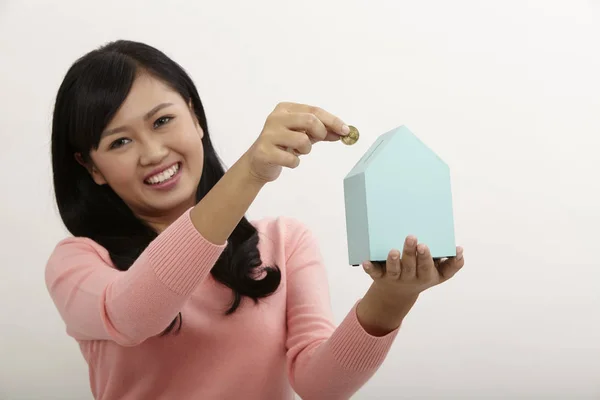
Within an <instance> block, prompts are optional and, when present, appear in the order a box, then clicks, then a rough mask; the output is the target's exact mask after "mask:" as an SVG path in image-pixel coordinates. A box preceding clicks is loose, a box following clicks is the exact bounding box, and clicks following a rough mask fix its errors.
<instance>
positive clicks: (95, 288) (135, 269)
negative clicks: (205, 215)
mask: <svg viewBox="0 0 600 400" xmlns="http://www.w3.org/2000/svg"><path fill="white" fill-rule="evenodd" d="M253 224H254V225H255V226H256V227H257V229H258V231H259V235H260V243H259V250H260V252H261V256H262V260H263V262H264V263H265V264H273V263H276V264H277V265H278V266H279V268H280V269H281V271H282V283H281V286H280V288H279V289H278V291H277V292H276V293H275V294H274V295H272V296H270V297H267V298H265V299H263V300H261V301H260V302H259V304H258V305H255V304H254V302H253V301H252V300H248V299H244V300H243V301H242V304H241V307H240V308H239V309H238V310H237V311H236V312H235V313H234V314H233V315H230V316H225V315H223V311H224V310H226V309H227V306H228V305H229V302H230V301H231V291H230V289H228V288H226V287H224V286H223V285H221V284H220V283H218V282H217V281H216V280H214V279H213V278H212V275H211V274H210V269H211V267H212V266H213V265H214V263H215V262H216V260H217V259H218V257H219V255H220V254H221V252H222V251H223V249H224V245H215V244H214V243H211V242H209V241H207V240H206V239H205V238H203V237H202V236H201V235H200V233H199V232H198V231H197V230H196V229H195V228H194V226H193V225H192V223H191V220H190V217H189V212H186V213H184V214H183V215H182V216H181V217H180V218H179V219H178V220H177V221H176V222H174V223H173V224H172V225H171V226H170V227H169V228H168V229H166V230H165V231H164V232H163V233H162V234H160V235H159V236H158V238H157V239H155V240H154V241H153V242H152V243H151V244H150V245H149V246H148V248H147V249H146V250H145V251H144V253H143V254H142V255H141V256H140V257H139V259H138V260H137V261H136V262H135V263H134V264H133V265H132V267H131V268H130V269H129V270H128V271H126V272H122V271H119V270H117V269H115V268H114V265H113V264H112V263H111V261H110V258H109V256H108V253H107V251H106V250H105V249H104V248H103V247H101V246H99V245H98V244H97V243H95V242H93V241H92V240H89V239H86V238H69V239H65V240H63V241H62V242H60V243H59V244H58V245H57V247H56V249H55V250H54V252H53V253H52V255H51V257H50V259H49V261H48V265H47V268H46V284H47V287H48V290H49V292H50V295H51V297H52V299H53V301H54V303H55V304H56V307H57V309H58V311H59V313H60V315H61V317H62V318H63V320H64V322H65V324H66V330H67V333H68V334H69V335H70V336H72V337H73V338H74V339H75V340H77V342H78V343H79V346H80V349H81V351H82V354H83V357H84V358H85V360H86V361H87V363H88V365H89V379H90V385H91V391H92V393H93V395H94V398H96V399H106V400H108V399H111V400H112V399H136V400H138V399H143V400H147V399H156V400H159V399H168V400H174V399H186V400H187V399H203V400H210V399H219V400H227V399H246V400H253V399H256V400H259V399H260V400H280V399H293V398H294V391H295V392H296V393H297V394H298V395H299V396H300V397H301V398H302V399H304V400H311V399H326V400H334V399H348V398H350V397H351V396H352V395H353V394H354V393H355V392H356V391H357V390H358V389H359V388H360V387H361V386H362V385H364V384H365V383H366V382H367V380H368V379H369V378H370V377H371V376H372V375H373V374H374V373H375V371H376V370H377V369H378V368H379V366H380V365H381V363H382V362H383V360H384V358H385V357H386V355H387V353H388V350H389V349H390V346H391V345H392V342H393V340H394V338H395V337H396V335H397V332H398V330H395V331H393V332H391V333H390V334H388V335H386V336H384V337H374V336H371V335H369V334H368V333H367V332H365V330H364V329H363V328H362V327H361V325H360V324H359V322H358V320H357V317H356V304H357V303H355V304H354V305H353V307H352V308H351V309H350V311H349V312H348V314H347V316H346V317H345V318H344V320H343V322H342V323H341V324H340V325H339V326H338V327H337V328H336V327H335V325H334V323H333V317H332V311H331V308H330V302H329V290H328V282H327V275H326V270H325V266H324V265H323V263H322V260H321V256H320V251H319V248H318V245H317V242H316V241H315V238H314V236H313V235H311V232H310V231H309V230H307V229H306V228H305V227H304V226H303V225H302V224H300V223H299V222H298V221H296V220H294V219H291V218H283V217H282V218H277V219H263V220H260V221H258V222H254V223H253ZM180 311H181V313H182V316H183V325H182V327H181V331H180V332H179V333H178V334H168V335H166V336H162V337H160V336H158V335H159V334H160V333H161V332H162V331H163V330H164V329H165V328H166V327H167V326H168V325H169V324H170V323H171V321H172V320H173V319H174V318H175V317H176V315H177V313H178V312H180Z"/></svg>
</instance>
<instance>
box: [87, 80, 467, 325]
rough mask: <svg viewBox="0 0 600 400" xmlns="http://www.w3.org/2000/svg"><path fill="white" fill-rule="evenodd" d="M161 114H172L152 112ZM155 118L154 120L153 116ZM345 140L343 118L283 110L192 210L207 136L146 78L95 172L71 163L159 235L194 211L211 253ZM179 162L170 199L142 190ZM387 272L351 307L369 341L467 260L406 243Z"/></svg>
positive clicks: (378, 271)
mask: <svg viewBox="0 0 600 400" xmlns="http://www.w3.org/2000/svg"><path fill="white" fill-rule="evenodd" d="M161 104H163V105H164V104H169V105H168V106H164V107H162V108H161V109H160V110H158V111H157V110H156V107H157V106H159V105H161ZM152 110H155V111H156V112H153V113H151V114H149V112H150V111H152ZM147 114H149V115H147ZM348 132H349V130H348V127H347V126H346V124H345V123H344V122H343V121H342V120H341V119H340V118H338V117H336V116H334V115H332V114H330V113H328V112H327V111H325V110H323V109H321V108H318V107H314V106H310V105H305V104H296V103H280V104H278V105H277V106H276V107H275V109H274V110H273V112H272V113H271V114H269V116H268V117H267V119H266V121H265V124H264V127H263V129H262V131H261V133H260V135H259V136H258V138H257V139H256V141H255V142H254V143H253V144H252V146H251V147H250V148H249V149H248V150H247V151H246V152H245V153H244V154H243V155H242V157H240V159H239V160H238V161H237V162H236V163H235V164H234V165H233V166H232V167H231V168H230V169H229V170H228V171H227V172H226V173H225V175H224V176H223V178H221V180H220V181H219V182H217V184H216V185H215V186H214V187H213V189H212V190H211V191H210V192H209V193H208V194H207V195H206V196H205V197H204V198H203V199H202V200H201V201H200V202H198V203H197V204H196V203H195V199H194V194H195V190H196V187H197V185H198V182H199V180H200V178H201V175H202V165H203V157H204V152H203V149H202V142H201V139H202V137H203V134H204V132H203V131H202V129H201V127H200V126H199V124H198V121H197V119H196V118H195V116H194V113H193V110H192V105H191V104H190V103H189V102H186V101H185V100H184V99H182V98H181V97H180V96H179V94H178V93H177V92H175V91H173V90H172V89H171V88H169V86H167V85H165V84H164V83H163V82H161V81H160V80H158V79H155V78H154V77H152V76H150V75H148V74H143V73H142V74H140V75H139V76H138V77H137V78H136V80H135V82H134V84H133V87H132V88H131V91H130V93H129V95H128V97H127V98H126V100H125V102H124V104H123V105H122V107H121V108H120V109H119V111H118V112H117V114H116V115H115V117H114V118H113V120H112V121H111V122H110V123H109V125H108V126H107V127H106V130H105V134H104V135H103V137H102V139H101V141H100V146H99V148H98V149H97V150H94V151H92V152H91V154H90V156H91V160H92V161H91V163H89V164H85V163H83V162H82V161H81V157H80V156H79V155H76V157H77V159H78V160H79V161H80V162H81V163H82V164H83V165H85V166H86V168H87V169H88V171H89V172H90V174H91V176H92V177H93V179H94V181H95V182H96V183H97V184H99V185H105V184H108V185H110V186H111V187H112V189H113V190H114V191H115V192H116V193H117V194H118V195H119V196H120V197H121V198H122V199H123V200H124V201H125V202H126V203H127V204H128V205H129V207H130V208H131V209H132V210H133V212H134V213H135V214H136V215H137V216H138V217H139V218H140V219H142V220H144V221H147V222H148V223H149V224H150V225H151V226H153V227H154V228H155V229H156V230H157V231H158V232H160V231H162V230H164V229H165V227H167V226H168V225H169V224H171V223H172V222H173V221H174V220H175V219H177V218H178V217H179V216H180V215H181V214H182V213H183V212H184V211H186V210H187V209H189V208H192V209H191V212H190V218H191V220H192V224H193V225H194V227H195V228H196V229H197V230H198V232H199V233H200V234H201V235H203V236H204V238H205V239H207V240H209V241H211V242H213V243H216V244H224V243H225V242H226V240H227V238H228V237H229V236H230V235H231V233H232V232H233V229H234V228H235V227H236V226H237V224H238V223H239V221H240V220H241V218H242V217H243V216H244V215H245V213H246V211H247V210H248V208H249V207H250V205H251V204H252V202H253V201H254V199H255V198H256V196H257V195H258V193H259V192H260V190H261V189H262V188H263V187H264V186H265V185H266V184H268V183H269V182H272V181H274V180H276V179H277V178H278V177H279V175H280V174H281V171H282V169H283V168H297V167H298V166H299V165H300V158H301V157H303V156H306V155H308V154H310V152H311V150H312V147H313V145H316V144H318V143H321V142H329V141H336V140H339V139H340V137H341V136H344V135H347V134H348ZM176 162H177V163H180V165H181V173H180V174H181V175H180V177H179V181H178V183H177V184H176V185H175V186H174V187H173V188H171V189H170V190H156V189H154V188H152V187H151V186H149V185H147V184H146V183H144V178H145V177H147V175H148V174H149V173H150V172H151V171H154V170H156V169H157V168H159V169H160V168H164V167H167V166H170V165H172V164H173V163H176ZM384 264H385V265H374V264H373V263H370V262H365V263H364V264H363V267H364V269H365V271H366V272H367V274H368V275H369V276H370V277H371V278H372V279H373V283H372V285H371V286H370V288H369V290H368V291H367V293H365V295H364V296H363V298H362V300H361V301H360V303H359V305H358V307H357V318H358V320H359V322H360V323H361V325H362V326H363V327H364V329H365V330H366V331H367V332H368V333H370V334H371V335H374V336H382V335H386V334H388V333H389V332H391V331H393V330H395V329H397V328H398V327H399V326H400V325H401V323H402V321H403V319H404V318H405V316H406V315H407V313H408V312H409V311H410V309H411V308H412V306H413V305H414V304H415V302H416V300H417V299H418V296H419V294H420V293H421V292H423V291H424V290H426V289H428V288H430V287H433V286H435V285H438V284H441V283H443V282H445V281H447V280H448V279H450V278H451V277H452V276H454V275H455V274H456V272H458V271H459V270H460V269H461V268H462V266H463V265H464V258H463V255H462V248H460V247H458V248H457V256H456V257H454V258H450V259H446V260H442V261H441V262H440V263H438V264H437V265H436V264H435V263H434V261H433V259H432V257H431V255H430V253H429V249H428V248H427V246H426V245H425V244H422V243H418V241H417V238H415V237H412V236H409V237H408V238H406V243H405V245H404V248H403V249H402V251H400V250H398V249H392V250H391V251H390V253H389V256H388V259H387V261H386V263H384Z"/></svg>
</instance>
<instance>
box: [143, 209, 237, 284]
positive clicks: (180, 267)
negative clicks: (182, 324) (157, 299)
mask: <svg viewBox="0 0 600 400" xmlns="http://www.w3.org/2000/svg"><path fill="white" fill-rule="evenodd" d="M190 211H191V209H188V210H187V211H186V212H185V213H183V215H182V216H181V217H179V218H178V219H177V220H176V221H175V222H173V223H172V224H171V225H170V226H169V227H168V228H167V229H165V230H164V231H163V232H162V233H161V234H160V235H158V237H157V238H156V239H154V241H153V242H152V243H150V245H149V246H148V248H147V251H148V260H149V261H150V265H151V266H152V268H153V269H154V272H155V274H156V276H157V277H158V279H159V280H160V281H161V282H162V283H163V284H164V285H165V286H167V287H168V288H169V289H171V290H173V291H174V292H175V293H178V294H180V295H188V294H189V293H191V292H192V291H193V290H194V288H195V287H196V286H197V285H198V284H199V283H200V282H201V281H202V279H204V278H205V277H206V276H207V275H208V273H209V272H210V270H211V269H212V267H213V266H214V265H215V263H216V262H217V260H218V259H219V257H220V256H221V253H222V252H223V250H224V249H225V248H226V247H227V242H225V243H224V244H221V245H217V244H214V243H212V242H210V241H208V240H207V239H206V238H204V237H203V236H202V235H201V234H200V232H198V230H197V229H196V228H195V227H194V225H193V223H192V220H191V219H190Z"/></svg>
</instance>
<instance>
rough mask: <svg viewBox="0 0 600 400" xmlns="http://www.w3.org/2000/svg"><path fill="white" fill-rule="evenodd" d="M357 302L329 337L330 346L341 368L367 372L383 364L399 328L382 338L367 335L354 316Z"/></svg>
mask: <svg viewBox="0 0 600 400" xmlns="http://www.w3.org/2000/svg"><path fill="white" fill-rule="evenodd" d="M359 302H360V300H358V301H357V302H356V303H355V304H354V306H353V307H352V309H351V310H350V312H349V313H348V315H347V316H346V318H345V319H344V320H343V321H342V323H341V324H340V326H339V327H338V329H336V331H335V332H334V333H333V335H332V336H331V341H330V346H331V350H332V352H333V356H334V358H335V359H336V360H337V361H338V362H339V363H340V364H341V365H342V367H344V368H345V369H348V370H352V371H367V370H371V369H374V368H378V367H379V366H380V365H381V364H382V363H383V361H384V360H385V357H386V356H387V354H388V352H389V350H390V348H391V346H392V343H393V342H394V339H395V338H396V336H397V335H398V332H399V330H400V327H398V328H397V329H395V330H393V331H391V332H390V333H388V334H387V335H384V336H373V335H371V334H369V333H367V332H366V331H365V329H364V328H363V327H362V325H361V324H360V322H359V321H358V317H357V316H356V307H357V306H358V303H359Z"/></svg>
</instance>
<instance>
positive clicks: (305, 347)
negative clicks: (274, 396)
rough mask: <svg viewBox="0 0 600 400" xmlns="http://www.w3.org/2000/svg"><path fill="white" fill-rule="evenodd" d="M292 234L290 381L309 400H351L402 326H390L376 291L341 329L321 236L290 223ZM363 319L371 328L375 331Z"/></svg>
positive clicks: (375, 369)
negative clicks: (333, 306) (334, 314)
mask: <svg viewBox="0 0 600 400" xmlns="http://www.w3.org/2000/svg"><path fill="white" fill-rule="evenodd" d="M287 232H288V235H287V236H286V238H287V242H288V244H287V248H288V249H290V250H289V251H291V254H290V255H289V258H288V260H287V263H286V269H287V286H288V288H287V303H288V305H287V318H288V337H287V341H286V345H287V361H288V372H289V377H290V381H291V383H292V386H293V388H294V390H295V391H296V392H297V393H298V394H299V395H300V396H301V397H302V398H303V399H305V400H311V399H324V398H327V399H348V398H350V397H351V396H352V395H353V394H354V393H355V392H356V391H357V390H358V389H360V387H361V386H363V385H364V384H365V383H366V382H367V381H368V380H369V379H370V378H371V377H372V376H373V374H374V373H375V372H376V371H377V369H378V368H379V366H380V365H381V364H382V363H383V361H384V359H385V357H386V355H387V353H388V351H389V349H390V347H391V345H392V343H393V340H394V338H395V337H396V335H397V333H398V326H399V324H398V326H395V323H394V322H393V321H392V322H391V325H390V322H389V319H388V318H387V317H386V316H385V315H384V314H383V313H382V311H380V308H379V307H380V303H378V299H379V298H378V297H377V296H374V293H373V292H372V293H371V294H369V293H367V294H366V295H365V297H364V298H363V299H362V300H361V301H359V302H357V303H355V304H354V306H353V307H352V308H351V309H350V311H349V313H348V314H347V315H346V317H345V318H344V320H343V321H342V323H341V324H340V325H339V326H338V327H337V329H336V328H335V326H334V324H333V322H332V321H333V317H332V312H331V308H330V299H329V289H328V282H327V274H326V270H325V267H324V265H323V262H322V260H321V255H320V252H319V248H318V244H317V242H316V240H315V238H314V237H313V236H312V234H311V233H310V232H309V231H308V230H306V229H304V228H303V227H301V226H300V225H299V224H298V223H294V222H289V223H288V224H287ZM363 302H364V303H363ZM357 306H358V309H357ZM359 317H360V318H362V319H364V321H363V322H362V323H364V324H365V325H371V327H370V328H369V330H370V331H371V333H369V332H368V331H367V330H366V329H365V327H363V325H362V323H361V321H359ZM374 333H376V334H374Z"/></svg>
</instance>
